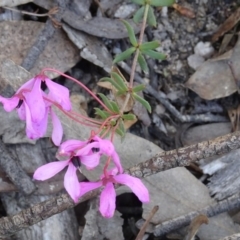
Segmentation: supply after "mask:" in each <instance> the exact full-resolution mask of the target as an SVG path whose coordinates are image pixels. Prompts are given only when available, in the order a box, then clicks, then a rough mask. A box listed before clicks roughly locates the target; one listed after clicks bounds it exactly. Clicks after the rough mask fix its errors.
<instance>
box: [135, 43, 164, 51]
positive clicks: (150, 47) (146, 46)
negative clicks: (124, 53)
mask: <svg viewBox="0 0 240 240" xmlns="http://www.w3.org/2000/svg"><path fill="white" fill-rule="evenodd" d="M159 46H160V44H159V42H158V41H152V42H146V43H143V44H141V45H140V46H139V48H140V50H141V51H142V50H143V51H144V50H153V49H156V48H157V47H159Z"/></svg>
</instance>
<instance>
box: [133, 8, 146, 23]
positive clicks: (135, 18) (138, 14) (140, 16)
mask: <svg viewBox="0 0 240 240" xmlns="http://www.w3.org/2000/svg"><path fill="white" fill-rule="evenodd" d="M144 9H145V6H142V7H140V8H139V9H138V10H137V11H136V13H135V14H134V16H133V21H134V22H135V23H140V22H141V21H142V19H143V14H144Z"/></svg>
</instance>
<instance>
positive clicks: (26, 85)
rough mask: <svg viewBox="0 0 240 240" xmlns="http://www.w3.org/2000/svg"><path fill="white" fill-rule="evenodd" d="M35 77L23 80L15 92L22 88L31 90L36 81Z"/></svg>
mask: <svg viewBox="0 0 240 240" xmlns="http://www.w3.org/2000/svg"><path fill="white" fill-rule="evenodd" d="M36 79H37V77H34V78H32V79H30V80H29V81H27V82H25V83H24V84H23V85H22V86H21V87H20V88H19V89H18V90H17V92H16V94H18V93H20V92H21V91H22V90H30V91H31V90H32V88H33V85H34V83H35V81H36Z"/></svg>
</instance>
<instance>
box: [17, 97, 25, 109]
mask: <svg viewBox="0 0 240 240" xmlns="http://www.w3.org/2000/svg"><path fill="white" fill-rule="evenodd" d="M22 104H23V100H22V99H20V100H19V102H18V105H17V106H16V108H20V107H21V106H22Z"/></svg>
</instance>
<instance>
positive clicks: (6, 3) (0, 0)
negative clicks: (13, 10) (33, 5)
mask: <svg viewBox="0 0 240 240" xmlns="http://www.w3.org/2000/svg"><path fill="white" fill-rule="evenodd" d="M32 1H33V0H0V7H15V6H18V5H22V4H25V3H29V2H32Z"/></svg>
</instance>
